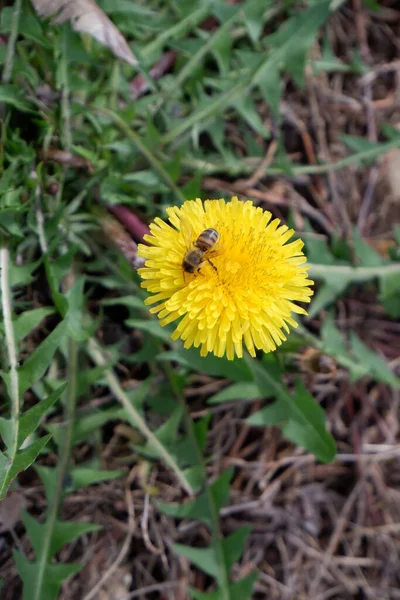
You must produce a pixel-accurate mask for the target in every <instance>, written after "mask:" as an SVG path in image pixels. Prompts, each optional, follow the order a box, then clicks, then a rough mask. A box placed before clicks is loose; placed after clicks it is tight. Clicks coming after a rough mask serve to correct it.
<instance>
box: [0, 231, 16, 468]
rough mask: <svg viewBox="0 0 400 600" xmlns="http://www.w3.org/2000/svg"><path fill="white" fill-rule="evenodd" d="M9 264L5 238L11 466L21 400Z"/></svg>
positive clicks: (0, 278)
mask: <svg viewBox="0 0 400 600" xmlns="http://www.w3.org/2000/svg"><path fill="white" fill-rule="evenodd" d="M9 264H10V250H9V248H8V246H7V240H6V239H5V238H3V241H2V246H1V248H0V289H1V302H2V311H3V321H4V332H5V338H6V348H7V350H6V351H7V357H8V364H9V367H10V372H9V374H10V386H9V390H8V391H9V395H10V401H11V420H12V429H13V436H12V446H11V449H10V452H9V459H10V464H12V463H13V462H14V458H15V456H16V454H17V451H18V432H19V412H20V408H21V405H20V398H19V385H18V359H17V345H16V343H15V335H14V326H13V322H12V304H11V302H12V299H11V286H10V280H9Z"/></svg>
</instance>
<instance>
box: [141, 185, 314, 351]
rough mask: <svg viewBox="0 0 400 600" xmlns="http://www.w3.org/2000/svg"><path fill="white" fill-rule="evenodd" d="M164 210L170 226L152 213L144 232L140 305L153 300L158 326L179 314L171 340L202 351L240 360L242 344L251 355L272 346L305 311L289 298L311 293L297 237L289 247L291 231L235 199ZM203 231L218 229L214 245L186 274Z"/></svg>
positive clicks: (296, 299) (297, 299) (298, 298)
mask: <svg viewBox="0 0 400 600" xmlns="http://www.w3.org/2000/svg"><path fill="white" fill-rule="evenodd" d="M167 214H168V217H169V222H170V223H166V222H164V221H163V220H161V219H160V218H156V219H155V221H154V223H152V224H151V225H150V235H145V236H144V239H145V241H146V242H148V244H150V245H149V246H145V245H142V244H141V245H139V251H138V254H139V256H141V257H142V258H144V259H145V266H144V267H143V268H142V269H139V274H140V276H141V277H142V279H143V280H144V281H143V282H142V287H144V288H145V289H146V290H147V291H148V292H150V293H151V294H153V295H152V296H150V297H149V298H147V299H146V304H155V305H156V306H154V307H152V308H151V309H150V312H152V313H156V314H158V317H159V318H160V319H161V325H167V324H168V323H171V322H173V321H176V320H177V319H180V320H179V323H178V325H177V327H176V329H175V331H174V333H173V334H172V339H174V340H177V339H178V338H181V339H182V340H183V341H184V346H185V348H190V347H191V346H195V347H196V348H197V347H199V346H200V347H201V355H202V356H205V355H206V354H208V353H209V352H212V353H214V354H215V355H216V356H224V355H225V354H226V355H227V357H228V359H230V360H232V359H233V358H234V356H235V354H236V355H237V356H238V357H242V356H243V342H244V344H245V346H246V348H247V350H248V351H249V353H250V354H251V355H252V356H255V350H256V348H257V349H262V350H263V351H264V352H271V351H272V350H275V349H276V347H277V346H279V345H280V344H281V343H282V342H283V341H284V340H285V339H286V335H285V333H284V332H289V326H291V327H296V326H297V323H296V321H295V320H294V319H293V318H292V316H291V314H292V313H298V314H307V313H306V311H305V310H304V309H303V308H301V307H299V306H297V305H296V304H295V302H310V298H311V296H312V293H313V292H312V290H311V289H310V286H311V285H312V284H313V281H311V280H310V279H308V276H307V269H308V268H307V266H306V265H305V262H306V257H305V256H304V254H303V252H302V247H303V242H302V241H301V240H296V241H293V242H290V243H289V244H288V243H287V242H288V240H289V239H290V238H291V237H292V235H293V233H294V232H293V230H292V229H289V228H288V227H287V226H286V225H281V224H280V220H279V219H273V220H271V216H272V215H271V213H270V212H267V211H264V210H262V209H261V208H259V207H256V206H254V205H253V203H252V202H251V201H247V202H242V201H240V200H238V199H237V198H236V197H234V198H232V200H231V201H230V202H225V201H224V200H206V201H205V202H204V203H203V202H202V201H201V200H200V199H197V200H190V201H187V202H185V203H184V204H183V205H182V206H181V207H180V208H179V207H176V206H174V207H171V208H168V209H167ZM208 228H212V229H215V230H216V231H217V232H218V234H219V239H218V241H217V243H216V245H215V246H214V247H213V249H212V250H211V251H206V252H205V253H204V255H202V256H201V258H202V262H201V263H200V265H199V268H198V269H196V270H195V271H194V273H193V274H191V273H188V272H185V270H184V268H183V260H184V258H185V256H186V253H187V252H188V250H190V249H193V248H195V242H196V240H197V238H198V236H199V235H200V234H201V233H202V232H203V231H204V230H206V229H208ZM215 237H217V236H215V234H214V238H215ZM213 241H215V240H213ZM197 251H198V249H197Z"/></svg>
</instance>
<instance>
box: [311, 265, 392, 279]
mask: <svg viewBox="0 0 400 600" xmlns="http://www.w3.org/2000/svg"><path fill="white" fill-rule="evenodd" d="M308 266H309V267H310V270H309V271H308V273H309V275H310V277H315V279H327V278H328V277H329V276H330V275H338V276H342V277H344V278H346V279H348V280H349V283H350V282H360V281H368V280H369V279H374V278H375V277H381V276H382V275H396V274H400V263H392V264H388V265H379V266H377V267H351V266H348V265H316V264H313V263H308Z"/></svg>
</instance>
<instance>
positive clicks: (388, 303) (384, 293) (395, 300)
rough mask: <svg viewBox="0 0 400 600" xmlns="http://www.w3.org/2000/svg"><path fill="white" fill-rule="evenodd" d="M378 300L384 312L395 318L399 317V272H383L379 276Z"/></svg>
mask: <svg viewBox="0 0 400 600" xmlns="http://www.w3.org/2000/svg"><path fill="white" fill-rule="evenodd" d="M379 292H380V293H379V300H380V302H381V303H382V304H383V306H384V308H385V310H386V312H387V313H388V314H389V315H390V316H391V317H393V318H394V319H397V318H399V317H400V273H383V274H382V275H381V276H380V277H379Z"/></svg>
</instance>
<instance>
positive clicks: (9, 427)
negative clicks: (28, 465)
mask: <svg viewBox="0 0 400 600" xmlns="http://www.w3.org/2000/svg"><path fill="white" fill-rule="evenodd" d="M14 426H15V424H14V421H13V420H12V419H5V418H4V417H0V434H1V437H2V438H3V441H4V443H5V445H6V447H7V448H11V446H12V443H13V439H14Z"/></svg>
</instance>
